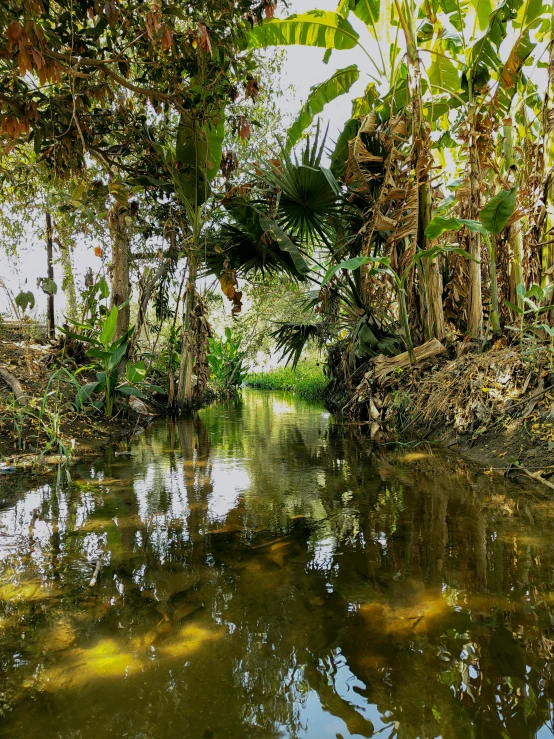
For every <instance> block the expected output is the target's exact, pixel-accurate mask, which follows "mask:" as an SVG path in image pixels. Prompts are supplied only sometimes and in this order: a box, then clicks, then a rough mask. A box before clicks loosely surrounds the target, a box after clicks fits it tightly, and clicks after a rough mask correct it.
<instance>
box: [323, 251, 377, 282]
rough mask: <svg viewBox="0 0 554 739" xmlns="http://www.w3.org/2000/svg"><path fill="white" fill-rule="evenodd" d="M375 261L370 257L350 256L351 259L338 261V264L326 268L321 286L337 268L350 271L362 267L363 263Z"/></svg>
mask: <svg viewBox="0 0 554 739" xmlns="http://www.w3.org/2000/svg"><path fill="white" fill-rule="evenodd" d="M373 261H375V260H374V259H372V258H371V257H362V256H359V257H352V258H351V259H346V260H345V261H344V262H340V264H334V265H333V266H332V267H329V269H328V270H327V272H326V274H325V277H324V278H323V282H322V283H321V287H324V286H325V285H326V284H327V283H328V282H329V280H330V279H331V277H333V276H334V275H335V274H336V273H337V272H338V271H339V269H347V270H349V271H350V272H352V271H353V270H355V269H359V268H360V267H363V265H364V264H369V263H370V262H373Z"/></svg>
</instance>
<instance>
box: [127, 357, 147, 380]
mask: <svg viewBox="0 0 554 739" xmlns="http://www.w3.org/2000/svg"><path fill="white" fill-rule="evenodd" d="M125 375H126V377H127V379H128V380H129V382H130V383H131V385H135V384H136V383H137V382H142V381H143V380H144V378H145V377H146V365H145V364H144V362H143V361H142V360H141V361H140V362H137V363H136V364H131V362H127V366H126V367H125Z"/></svg>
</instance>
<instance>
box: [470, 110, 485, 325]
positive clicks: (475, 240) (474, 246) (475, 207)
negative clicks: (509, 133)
mask: <svg viewBox="0 0 554 739" xmlns="http://www.w3.org/2000/svg"><path fill="white" fill-rule="evenodd" d="M475 116H476V106H475V105H474V104H472V105H471V106H470V109H469V116H468V118H469V188H470V214H469V217H470V218H472V219H473V220H477V219H478V217H479V210H480V200H479V159H478V154H477V131H476V128H475V127H476V123H477V121H476V120H475ZM469 253H470V254H471V256H472V257H473V259H476V260H477V262H474V261H473V260H468V283H469V284H468V288H469V289H468V298H467V331H468V333H469V335H470V336H476V337H480V336H481V334H482V332H483V302H482V296H481V239H480V238H479V234H478V233H473V232H470V234H469Z"/></svg>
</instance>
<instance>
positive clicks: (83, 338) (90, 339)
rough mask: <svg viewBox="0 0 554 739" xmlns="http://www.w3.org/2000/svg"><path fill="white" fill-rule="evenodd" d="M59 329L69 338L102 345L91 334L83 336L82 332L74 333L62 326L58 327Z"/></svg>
mask: <svg viewBox="0 0 554 739" xmlns="http://www.w3.org/2000/svg"><path fill="white" fill-rule="evenodd" d="M60 331H61V332H62V333H64V334H65V335H66V336H69V338H70V339H77V341H84V342H85V343H86V344H93V345H94V346H102V344H101V343H100V342H99V341H98V340H97V339H95V338H93V337H92V336H85V335H84V334H76V333H73V332H72V331H67V330H66V329H64V328H63V327H62V328H60Z"/></svg>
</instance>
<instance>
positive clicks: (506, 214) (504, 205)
mask: <svg viewBox="0 0 554 739" xmlns="http://www.w3.org/2000/svg"><path fill="white" fill-rule="evenodd" d="M515 209H516V188H515V187H512V189H511V190H500V192H499V193H498V194H496V195H495V196H494V197H493V198H492V199H491V200H490V201H489V202H488V203H487V204H486V205H485V207H484V208H482V209H481V212H480V213H479V217H480V219H481V223H482V224H483V226H484V227H485V228H486V229H487V231H488V233H490V234H493V235H494V234H498V233H500V232H501V231H503V230H504V229H505V227H506V224H507V223H508V220H509V219H510V217H511V215H512V214H513V212H514V210H515Z"/></svg>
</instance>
